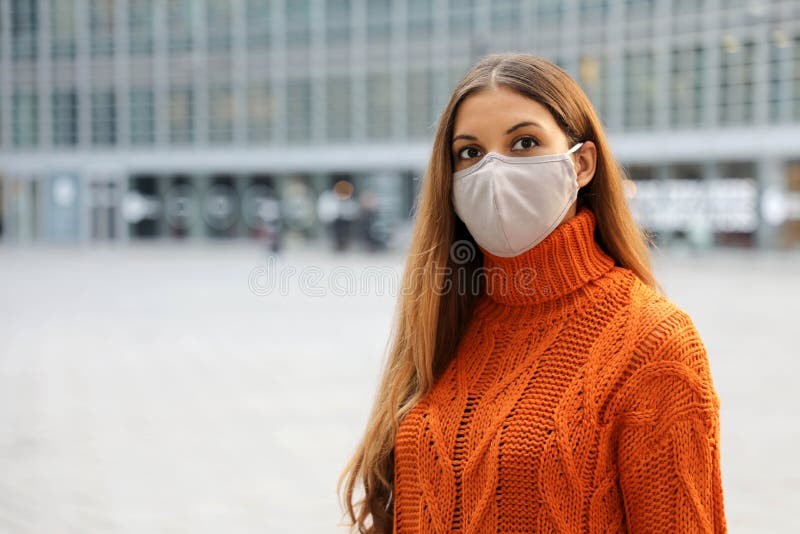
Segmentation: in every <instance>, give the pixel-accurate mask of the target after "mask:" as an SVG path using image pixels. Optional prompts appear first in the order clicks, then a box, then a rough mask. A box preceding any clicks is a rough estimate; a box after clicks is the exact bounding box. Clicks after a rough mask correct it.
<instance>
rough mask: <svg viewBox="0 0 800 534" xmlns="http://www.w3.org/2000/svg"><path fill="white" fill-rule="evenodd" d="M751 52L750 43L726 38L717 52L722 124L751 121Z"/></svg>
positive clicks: (735, 38) (751, 44)
mask: <svg viewBox="0 0 800 534" xmlns="http://www.w3.org/2000/svg"><path fill="white" fill-rule="evenodd" d="M753 51H754V46H753V43H752V42H751V41H745V42H740V41H739V39H738V38H737V37H734V36H730V35H728V36H725V37H724V38H723V45H722V49H721V50H720V80H719V81H720V100H719V105H720V113H719V119H720V122H721V123H722V124H736V123H746V122H750V121H752V120H753Z"/></svg>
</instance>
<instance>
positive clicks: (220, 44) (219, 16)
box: [206, 0, 233, 50]
mask: <svg viewBox="0 0 800 534" xmlns="http://www.w3.org/2000/svg"><path fill="white" fill-rule="evenodd" d="M232 17H233V15H232V13H231V4H230V2H229V1H228V0H225V1H222V2H208V3H207V4H206V27H207V28H208V29H207V32H208V37H207V39H208V48H209V50H229V49H230V47H231V21H232Z"/></svg>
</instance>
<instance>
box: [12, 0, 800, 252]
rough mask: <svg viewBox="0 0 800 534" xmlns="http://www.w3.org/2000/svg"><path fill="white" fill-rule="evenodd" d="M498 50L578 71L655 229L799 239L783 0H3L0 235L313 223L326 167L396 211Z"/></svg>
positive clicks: (332, 179)
mask: <svg viewBox="0 0 800 534" xmlns="http://www.w3.org/2000/svg"><path fill="white" fill-rule="evenodd" d="M506 50H520V51H529V52H533V53H536V54H540V55H542V56H545V57H547V58H549V59H551V60H553V61H555V62H556V63H558V64H559V65H561V66H562V67H563V68H565V69H566V70H567V71H568V72H569V73H570V74H571V75H572V76H574V77H575V78H576V79H577V80H578V81H579V82H580V83H581V84H582V86H583V87H584V89H585V90H586V92H587V94H588V95H589V96H590V98H591V99H592V101H593V102H594V104H595V106H596V108H597V110H598V111H599V113H600V115H601V117H602V119H603V122H604V123H605V125H606V127H607V130H608V132H609V133H610V135H611V142H612V148H613V149H614V151H615V153H616V155H617V156H618V158H619V159H620V161H621V162H622V163H623V164H624V165H625V166H626V168H627V169H628V171H629V175H630V177H631V178H632V179H633V181H632V182H629V183H628V185H629V186H630V187H629V194H630V199H631V203H632V207H633V208H634V210H635V213H636V215H637V218H639V219H640V221H641V222H642V224H643V225H644V226H646V227H647V228H649V229H651V230H652V231H654V232H655V233H656V235H658V236H663V237H664V238H665V239H666V240H668V238H669V237H670V236H678V237H687V238H691V239H693V240H694V241H696V242H699V243H705V244H707V245H714V244H735V245H743V246H764V247H790V246H795V245H797V244H798V243H800V2H797V1H794V0H784V1H779V0H775V1H772V2H764V1H759V2H755V1H749V0H566V1H557V0H538V1H525V0H493V1H489V0H459V1H458V2H455V1H454V0H0V225H1V226H0V240H2V241H5V242H27V241H37V240H46V241H66V242H91V241H106V240H112V241H117V240H120V241H125V240H135V239H146V238H167V239H169V238H200V239H205V238H217V237H219V238H236V237H241V238H247V237H255V236H258V235H259V232H260V231H261V230H260V229H261V228H262V226H263V224H262V223H263V220H264V218H265V217H274V212H275V208H274V206H275V205H276V202H275V201H276V200H277V201H278V202H277V205H279V206H280V208H281V214H282V217H283V219H284V222H285V228H287V229H288V230H289V231H291V232H293V233H296V234H297V235H302V236H309V237H313V236H315V235H319V234H320V222H319V221H318V218H317V217H316V213H315V212H314V209H313V207H314V205H315V202H316V199H317V198H318V197H319V195H320V194H321V193H323V192H324V191H325V190H328V189H330V188H331V186H332V184H334V183H337V182H340V181H341V180H347V181H349V182H351V183H352V184H353V185H354V188H355V190H356V191H362V190H370V191H372V192H373V193H375V195H376V198H377V204H378V206H379V211H380V213H381V216H382V218H383V219H384V221H389V222H391V223H394V222H398V221H399V222H402V221H404V220H408V218H409V217H410V216H411V213H412V210H413V201H414V198H415V195H416V193H417V191H418V188H419V183H420V179H421V177H422V175H423V173H424V167H425V164H426V163H427V158H428V154H429V151H430V143H431V140H432V135H433V131H434V127H435V123H436V120H437V114H438V112H439V111H440V110H441V109H442V108H443V107H444V105H445V103H446V100H447V97H448V95H449V93H450V91H451V90H452V88H453V87H454V86H455V84H456V82H457V81H458V80H459V79H460V78H461V76H462V75H463V74H464V72H465V71H466V70H467V69H468V68H469V66H470V65H471V64H472V63H473V62H474V61H475V60H476V59H477V58H478V57H480V56H481V55H483V54H486V53H489V52H494V51H506ZM265 214H266V215H265Z"/></svg>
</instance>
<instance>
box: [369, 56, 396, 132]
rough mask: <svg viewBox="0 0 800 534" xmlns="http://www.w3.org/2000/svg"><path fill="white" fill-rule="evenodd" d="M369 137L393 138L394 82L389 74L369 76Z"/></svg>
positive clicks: (375, 73)
mask: <svg viewBox="0 0 800 534" xmlns="http://www.w3.org/2000/svg"><path fill="white" fill-rule="evenodd" d="M367 136H368V137H370V138H373V139H376V138H380V139H386V138H389V137H391V136H392V82H391V75H390V74H389V73H388V72H373V73H370V74H368V75H367Z"/></svg>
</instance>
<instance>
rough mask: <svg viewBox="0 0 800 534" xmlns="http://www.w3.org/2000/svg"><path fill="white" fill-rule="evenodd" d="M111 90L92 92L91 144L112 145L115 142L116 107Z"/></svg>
mask: <svg viewBox="0 0 800 534" xmlns="http://www.w3.org/2000/svg"><path fill="white" fill-rule="evenodd" d="M114 97H115V95H114V91H113V90H101V91H95V92H93V93H92V144H94V145H113V144H114V143H115V142H116V138H117V136H116V124H117V123H116V109H115V98H114Z"/></svg>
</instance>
